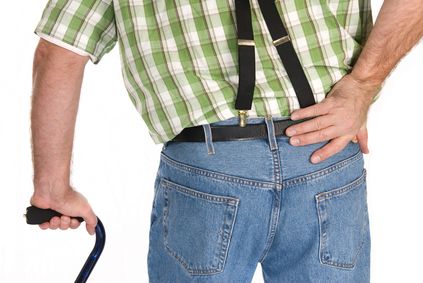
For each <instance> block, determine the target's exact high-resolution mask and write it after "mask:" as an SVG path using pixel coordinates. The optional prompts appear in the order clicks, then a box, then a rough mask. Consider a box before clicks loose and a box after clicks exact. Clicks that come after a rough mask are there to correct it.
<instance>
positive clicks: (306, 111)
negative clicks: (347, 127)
mask: <svg viewBox="0 0 423 283" xmlns="http://www.w3.org/2000/svg"><path fill="white" fill-rule="evenodd" d="M330 106H331V105H330V103H328V102H327V100H323V101H322V102H320V103H317V104H314V105H311V106H308V107H305V108H300V109H297V110H295V111H293V112H292V113H291V120H300V119H305V118H309V117H317V116H320V115H324V114H327V113H329V110H330Z"/></svg>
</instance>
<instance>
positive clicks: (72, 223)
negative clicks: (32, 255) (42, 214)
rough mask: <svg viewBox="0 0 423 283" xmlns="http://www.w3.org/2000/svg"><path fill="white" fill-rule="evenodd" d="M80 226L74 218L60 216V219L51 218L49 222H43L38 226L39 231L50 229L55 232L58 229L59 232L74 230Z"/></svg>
mask: <svg viewBox="0 0 423 283" xmlns="http://www.w3.org/2000/svg"><path fill="white" fill-rule="evenodd" d="M79 225H81V223H80V222H79V221H78V220H76V219H75V218H70V217H69V216H64V215H63V216H61V217H57V216H55V217H53V218H52V219H50V221H49V222H45V223H43V224H40V225H38V226H39V227H40V228H41V229H43V230H46V229H52V230H56V229H57V228H59V229H60V230H66V229H69V228H71V229H76V228H78V227H79Z"/></svg>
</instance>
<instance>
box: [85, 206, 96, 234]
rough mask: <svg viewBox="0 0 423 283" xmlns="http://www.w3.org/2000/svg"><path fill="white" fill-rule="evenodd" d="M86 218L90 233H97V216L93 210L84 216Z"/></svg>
mask: <svg viewBox="0 0 423 283" xmlns="http://www.w3.org/2000/svg"><path fill="white" fill-rule="evenodd" d="M82 218H84V220H85V227H86V229H87V232H88V233H89V234H90V235H94V234H95V226H97V216H96V215H95V214H94V212H93V211H92V210H90V211H89V212H88V213H87V214H86V215H85V216H82Z"/></svg>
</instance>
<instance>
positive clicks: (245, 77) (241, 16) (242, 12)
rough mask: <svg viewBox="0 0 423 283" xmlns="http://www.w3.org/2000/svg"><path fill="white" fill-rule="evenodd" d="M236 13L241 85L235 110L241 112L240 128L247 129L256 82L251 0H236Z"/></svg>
mask: <svg viewBox="0 0 423 283" xmlns="http://www.w3.org/2000/svg"><path fill="white" fill-rule="evenodd" d="M235 13H236V24H237V29H238V64H239V65H238V66H239V85H238V92H237V95H236V101H235V109H238V110H239V111H238V112H239V115H240V116H239V117H240V126H241V127H245V118H246V114H247V110H248V109H251V104H252V102H253V93H254V85H255V82H256V61H255V54H254V52H255V50H254V49H255V48H254V34H253V26H252V22H251V9H250V2H249V0H235Z"/></svg>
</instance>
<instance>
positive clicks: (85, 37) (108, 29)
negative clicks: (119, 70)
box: [34, 0, 117, 64]
mask: <svg viewBox="0 0 423 283" xmlns="http://www.w3.org/2000/svg"><path fill="white" fill-rule="evenodd" d="M34 33H35V34H37V35H38V36H40V37H41V38H44V39H45V40H48V41H50V42H52V43H55V44H57V45H59V46H61V47H63V48H66V49H68V50H70V51H73V52H75V53H78V54H80V55H87V56H89V57H90V59H91V61H92V62H93V63H94V64H97V63H98V62H99V61H100V60H101V58H102V57H103V55H104V54H106V53H107V52H109V51H110V50H111V49H112V48H113V47H114V46H115V44H116V41H117V35H116V24H115V14H114V8H113V0H49V1H48V3H47V5H46V7H45V8H44V11H43V14H42V17H41V20H40V21H39V22H38V25H37V26H36V28H35V30H34Z"/></svg>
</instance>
